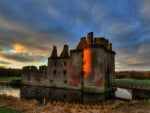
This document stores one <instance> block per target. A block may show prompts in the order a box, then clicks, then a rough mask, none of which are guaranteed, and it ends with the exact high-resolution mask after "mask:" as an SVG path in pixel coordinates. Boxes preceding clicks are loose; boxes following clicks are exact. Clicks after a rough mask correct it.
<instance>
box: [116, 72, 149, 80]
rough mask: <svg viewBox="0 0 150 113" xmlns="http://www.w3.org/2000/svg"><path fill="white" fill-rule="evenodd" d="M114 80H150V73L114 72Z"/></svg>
mask: <svg viewBox="0 0 150 113" xmlns="http://www.w3.org/2000/svg"><path fill="white" fill-rule="evenodd" d="M115 75H116V78H133V79H150V71H121V72H115Z"/></svg>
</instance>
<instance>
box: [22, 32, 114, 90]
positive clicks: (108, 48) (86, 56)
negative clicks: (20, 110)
mask: <svg viewBox="0 0 150 113" xmlns="http://www.w3.org/2000/svg"><path fill="white" fill-rule="evenodd" d="M114 57H115V52H114V51H113V50H112V44H111V43H109V41H108V39H105V38H103V37H96V38H93V32H90V33H88V34H87V37H82V38H81V39H80V42H79V44H78V45H77V47H76V49H74V50H70V52H69V47H68V45H64V48H63V50H62V52H61V54H60V56H58V55H57V47H56V46H54V47H53V51H52V53H51V56H50V57H49V58H48V66H40V67H39V70H38V69H37V68H36V67H35V66H26V67H23V73H22V83H23V84H26V85H35V86H46V87H55V88H66V89H78V90H83V91H92V92H98V91H104V90H105V89H107V88H109V87H110V85H111V84H113V81H114V70H115V65H114V62H115V61H114Z"/></svg>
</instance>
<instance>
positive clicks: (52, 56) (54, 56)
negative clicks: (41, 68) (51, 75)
mask: <svg viewBox="0 0 150 113" xmlns="http://www.w3.org/2000/svg"><path fill="white" fill-rule="evenodd" d="M57 57H58V56H57V48H56V46H53V51H52V54H51V56H50V58H52V59H54V58H57Z"/></svg>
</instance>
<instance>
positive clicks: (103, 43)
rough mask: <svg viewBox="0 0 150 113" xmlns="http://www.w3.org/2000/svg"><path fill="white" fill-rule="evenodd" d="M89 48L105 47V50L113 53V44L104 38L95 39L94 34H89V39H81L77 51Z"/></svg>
mask: <svg viewBox="0 0 150 113" xmlns="http://www.w3.org/2000/svg"><path fill="white" fill-rule="evenodd" d="M97 45H99V46H97ZM88 47H104V49H105V50H108V51H110V52H111V51H112V44H111V43H109V40H108V39H105V38H104V37H95V38H93V32H89V33H88V34H87V37H81V38H80V42H79V43H78V45H77V47H76V49H80V50H83V49H85V48H88Z"/></svg>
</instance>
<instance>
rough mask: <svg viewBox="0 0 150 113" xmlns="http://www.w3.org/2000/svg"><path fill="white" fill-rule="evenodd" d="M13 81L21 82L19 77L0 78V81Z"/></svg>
mask: <svg viewBox="0 0 150 113" xmlns="http://www.w3.org/2000/svg"><path fill="white" fill-rule="evenodd" d="M14 80H21V77H15V76H14V77H0V81H5V82H11V81H14Z"/></svg>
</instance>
